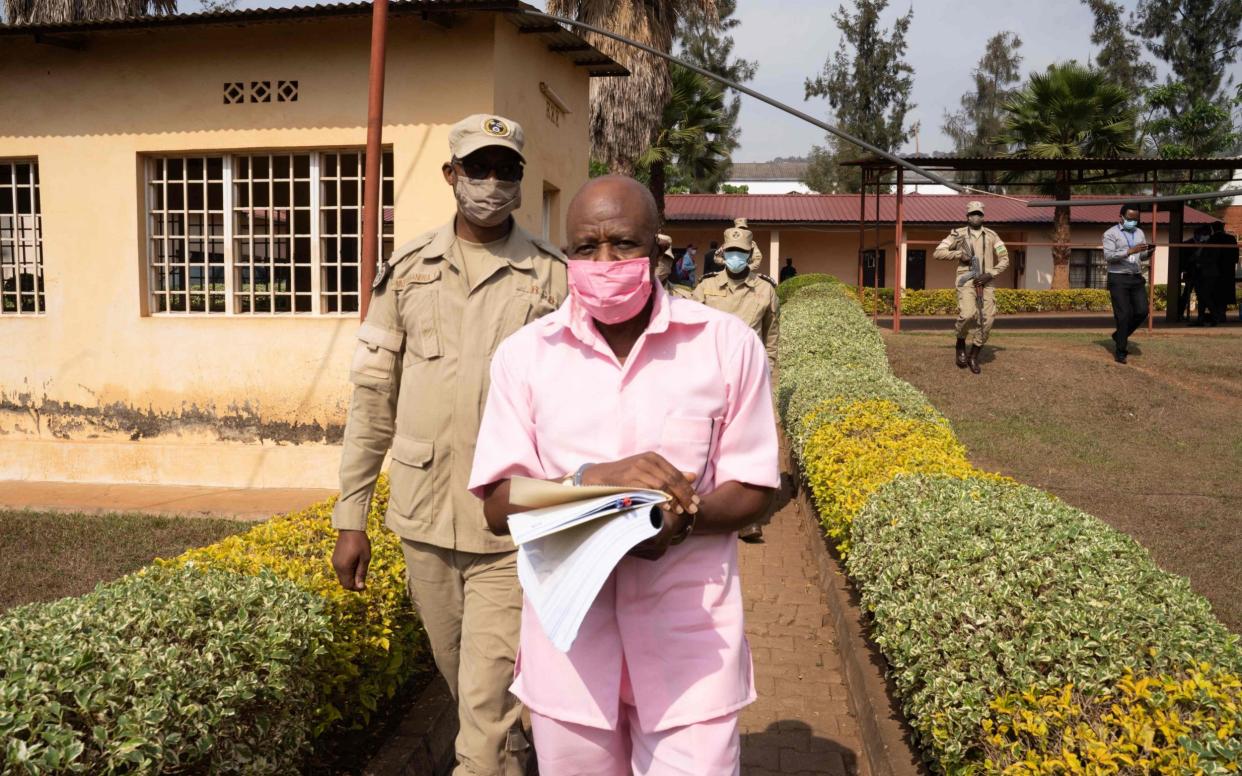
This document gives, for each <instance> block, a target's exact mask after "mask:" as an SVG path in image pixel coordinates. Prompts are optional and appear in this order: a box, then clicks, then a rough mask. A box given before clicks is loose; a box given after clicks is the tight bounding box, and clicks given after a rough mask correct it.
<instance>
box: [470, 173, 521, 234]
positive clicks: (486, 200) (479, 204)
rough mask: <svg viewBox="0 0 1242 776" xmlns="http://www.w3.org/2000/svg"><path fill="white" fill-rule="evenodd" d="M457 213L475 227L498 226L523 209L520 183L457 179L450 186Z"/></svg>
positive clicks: (491, 179)
mask: <svg viewBox="0 0 1242 776" xmlns="http://www.w3.org/2000/svg"><path fill="white" fill-rule="evenodd" d="M453 196H455V197H456V198H457V210H458V211H459V212H460V213H461V214H462V215H463V216H465V217H466V220H467V221H469V222H470V223H472V224H475V225H476V226H497V225H499V224H501V223H503V222H504V220H505V219H506V218H508V217H509V214H510V213H512V212H513V211H514V210H517V209H518V208H519V207H521V205H522V182H521V181H502V180H498V179H496V178H484V179H483V180H476V179H474V178H467V177H466V176H464V175H458V176H457V182H456V183H454V184H453Z"/></svg>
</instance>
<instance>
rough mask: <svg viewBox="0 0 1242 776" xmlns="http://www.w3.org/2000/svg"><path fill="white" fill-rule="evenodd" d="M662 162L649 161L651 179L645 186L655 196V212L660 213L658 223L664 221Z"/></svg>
mask: <svg viewBox="0 0 1242 776" xmlns="http://www.w3.org/2000/svg"><path fill="white" fill-rule="evenodd" d="M664 185H665V183H664V162H658V161H657V162H652V163H651V180H650V182H649V183H648V184H647V187H648V188H649V189H651V196H653V197H655V202H656V212H657V213H658V214H659V215H660V223H664Z"/></svg>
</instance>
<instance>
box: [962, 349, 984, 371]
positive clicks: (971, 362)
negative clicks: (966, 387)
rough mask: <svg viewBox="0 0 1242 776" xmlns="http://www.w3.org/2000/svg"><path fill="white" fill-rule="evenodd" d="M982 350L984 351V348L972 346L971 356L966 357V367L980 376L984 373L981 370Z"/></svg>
mask: <svg viewBox="0 0 1242 776" xmlns="http://www.w3.org/2000/svg"><path fill="white" fill-rule="evenodd" d="M981 350H983V346H981V345H971V346H970V355H968V356H966V365H967V366H969V367H970V371H971V372H973V373H974V374H979V372H981V371H982V370H981V369H979V351H981Z"/></svg>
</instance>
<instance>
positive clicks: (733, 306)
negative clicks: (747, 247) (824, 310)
mask: <svg viewBox="0 0 1242 776" xmlns="http://www.w3.org/2000/svg"><path fill="white" fill-rule="evenodd" d="M692 298H693V299H694V300H695V301H696V302H702V303H703V304H705V305H707V306H708V307H712V308H715V309H717V310H723V311H725V312H727V313H733V314H734V315H736V316H737V317H739V318H741V319H742V320H743V321H745V322H746V325H747V326H749V327H750V328H752V329H754V331H755V333H756V334H758V335H759V339H761V340H763V345H764V347H765V348H767V351H768V366H774V365H775V364H776V342H777V339H778V338H779V336H780V301H779V300H778V298H777V296H776V282H775V281H773V280H772V278H770V277H768V276H767V275H764V274H761V273H758V272H754V271H752V272H750V273H749V274H748V275H747V276H746V277H745V278H743V279H742V280H734V279H732V278H730V277H729V273H727V272H713V273H711V274H709V275H707V276H705V277H704V278H703V280H702V281H700V282H699V284H698V285H697V286H696V287H695V289H694V296H693V297H692Z"/></svg>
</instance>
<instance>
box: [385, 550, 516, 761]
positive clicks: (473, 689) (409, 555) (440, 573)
mask: <svg viewBox="0 0 1242 776" xmlns="http://www.w3.org/2000/svg"><path fill="white" fill-rule="evenodd" d="M401 549H402V551H403V552H404V553H405V567H406V580H407V581H408V584H409V589H410V598H411V599H413V601H414V606H415V608H417V609H418V615H419V617H420V618H421V619H422V622H423V628H424V629H425V630H426V631H427V637H428V639H429V640H430V642H431V651H432V655H433V656H434V657H435V661H436V667H437V668H439V669H440V673H441V674H443V675H444V679H445V681H446V682H448V686H449V691H450V692H451V693H452V694H453V697H454V698H455V699H456V700H457V716H458V720H459V721H460V725H461V727H460V730H459V731H458V733H457V742H456V746H457V766H456V767H455V768H454V769H453V776H521V774H522V773H523V772H524V771H525V766H526V760H527V755H528V754H529V751H528V750H529V748H530V745H529V744H528V742H527V738H526V736H525V734H524V733H523V730H522V726H521V720H522V705H521V703H520V702H519V701H518V699H517V698H515V697H513V695H511V694H510V693H509V685H510V684H512V683H513V660H514V655H515V654H516V653H517V645H518V633H519V632H520V630H521V617H522V589H521V587H520V586H519V585H518V579H517V553H516V552H502V553H497V554H490V555H477V554H474V553H469V552H458V551H456V550H448V549H445V548H443V547H436V546H434V545H430V544H423V543H421V542H412V541H409V540H404V539H403V540H402V542H401Z"/></svg>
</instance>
